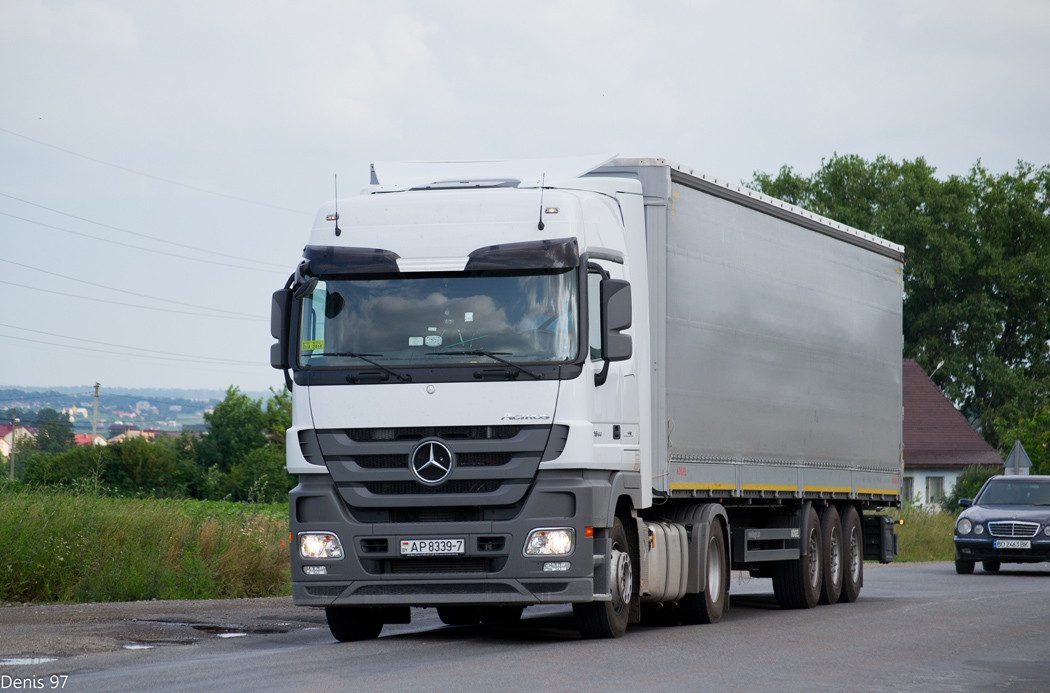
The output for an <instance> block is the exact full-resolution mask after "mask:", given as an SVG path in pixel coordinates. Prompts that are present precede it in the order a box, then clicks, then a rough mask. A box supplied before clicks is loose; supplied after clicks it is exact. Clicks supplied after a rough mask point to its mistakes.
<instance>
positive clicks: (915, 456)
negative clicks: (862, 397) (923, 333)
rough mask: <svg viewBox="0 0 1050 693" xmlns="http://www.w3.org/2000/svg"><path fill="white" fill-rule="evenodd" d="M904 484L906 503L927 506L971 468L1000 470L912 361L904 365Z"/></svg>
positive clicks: (997, 458)
mask: <svg viewBox="0 0 1050 693" xmlns="http://www.w3.org/2000/svg"><path fill="white" fill-rule="evenodd" d="M902 375H903V398H904V478H903V481H904V483H903V488H902V489H901V493H902V495H903V497H904V500H906V501H915V502H918V503H921V504H922V505H932V504H934V503H936V502H937V501H938V500H939V499H941V498H943V497H944V496H945V495H946V494H949V493H951V491H952V489H953V488H955V481H956V479H958V478H959V473H960V472H962V470H964V469H966V468H967V467H969V466H971V465H978V466H986V467H1002V466H1003V460H1002V458H1001V457H1000V456H999V453H998V452H996V450H995V448H993V447H992V446H991V445H989V444H988V443H986V442H985V440H984V438H982V437H981V434H979V433H978V432H977V431H976V430H974V428H973V426H971V425H970V422H969V421H967V420H966V417H964V416H963V415H962V414H961V413H960V412H959V410H958V409H956V408H955V405H954V404H952V403H951V400H949V399H948V398H947V397H945V396H944V393H943V392H941V390H940V388H938V387H937V386H936V385H935V384H934V382H933V381H932V380H930V378H929V376H927V375H926V373H925V371H923V370H922V367H921V366H919V364H918V363H917V362H916V361H914V360H913V359H905V360H904V368H903V371H902Z"/></svg>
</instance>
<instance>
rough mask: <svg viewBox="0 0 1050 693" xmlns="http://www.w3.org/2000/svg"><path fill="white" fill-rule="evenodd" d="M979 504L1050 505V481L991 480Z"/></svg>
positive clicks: (978, 501)
mask: <svg viewBox="0 0 1050 693" xmlns="http://www.w3.org/2000/svg"><path fill="white" fill-rule="evenodd" d="M976 503H977V505H1050V483H1047V482H1045V481H1033V480H1022V479H1000V480H995V481H991V482H989V484H988V485H987V486H985V487H984V491H982V492H981V495H979V496H978V497H977V500H976Z"/></svg>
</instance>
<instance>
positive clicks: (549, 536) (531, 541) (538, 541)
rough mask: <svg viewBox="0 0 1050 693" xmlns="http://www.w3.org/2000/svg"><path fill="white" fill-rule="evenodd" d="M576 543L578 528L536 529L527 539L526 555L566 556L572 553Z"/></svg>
mask: <svg viewBox="0 0 1050 693" xmlns="http://www.w3.org/2000/svg"><path fill="white" fill-rule="evenodd" d="M575 543H576V530H574V529H573V528H572V527H563V528H559V529H534V530H532V531H531V532H529V538H528V539H526V540H525V555H526V556H564V555H566V554H570V553H572V547H573V545H574V544H575Z"/></svg>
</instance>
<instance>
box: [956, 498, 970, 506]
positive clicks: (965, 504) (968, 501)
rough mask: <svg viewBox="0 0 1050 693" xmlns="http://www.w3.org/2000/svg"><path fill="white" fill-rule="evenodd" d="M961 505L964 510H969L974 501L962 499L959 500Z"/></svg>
mask: <svg viewBox="0 0 1050 693" xmlns="http://www.w3.org/2000/svg"><path fill="white" fill-rule="evenodd" d="M959 505H961V506H962V507H964V508H969V507H970V506H971V505H973V499H972V498H960V499H959Z"/></svg>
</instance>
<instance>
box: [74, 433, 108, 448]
mask: <svg viewBox="0 0 1050 693" xmlns="http://www.w3.org/2000/svg"><path fill="white" fill-rule="evenodd" d="M73 442H74V443H76V444H77V445H106V444H107V441H106V438H105V437H104V436H101V435H99V434H98V433H96V434H95V440H94V441H92V440H91V434H90V433H77V434H76V435H74V436H73Z"/></svg>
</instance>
